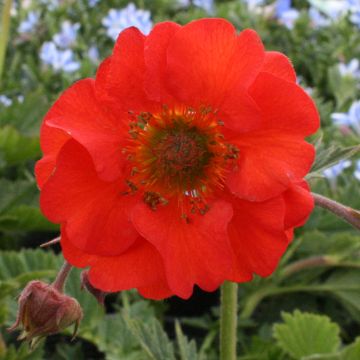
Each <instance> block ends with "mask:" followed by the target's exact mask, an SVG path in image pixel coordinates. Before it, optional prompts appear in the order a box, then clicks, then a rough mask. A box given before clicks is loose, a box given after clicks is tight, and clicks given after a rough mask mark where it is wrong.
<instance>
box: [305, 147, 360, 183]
mask: <svg viewBox="0 0 360 360" xmlns="http://www.w3.org/2000/svg"><path fill="white" fill-rule="evenodd" d="M359 151H360V146H359V145H356V146H349V147H346V148H344V147H340V146H337V145H331V146H329V147H328V148H326V149H319V150H318V151H317V154H316V159H315V162H314V164H313V166H312V168H311V170H310V173H309V174H308V175H307V178H311V177H314V176H316V174H317V173H319V172H321V171H322V170H325V169H326V168H329V167H331V166H333V165H335V164H337V163H338V162H339V161H340V160H345V159H349V158H351V157H352V156H354V155H355V154H356V153H358V152H359Z"/></svg>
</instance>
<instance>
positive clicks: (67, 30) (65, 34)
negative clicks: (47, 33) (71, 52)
mask: <svg viewBox="0 0 360 360" xmlns="http://www.w3.org/2000/svg"><path fill="white" fill-rule="evenodd" d="M79 29H80V24H78V23H76V24H72V23H71V22H70V21H64V22H63V23H62V24H61V31H60V32H59V33H57V34H55V35H54V37H53V41H54V43H55V44H56V45H57V46H59V47H60V48H63V49H66V48H69V47H70V46H72V45H74V44H75V41H76V37H77V32H78V30H79Z"/></svg>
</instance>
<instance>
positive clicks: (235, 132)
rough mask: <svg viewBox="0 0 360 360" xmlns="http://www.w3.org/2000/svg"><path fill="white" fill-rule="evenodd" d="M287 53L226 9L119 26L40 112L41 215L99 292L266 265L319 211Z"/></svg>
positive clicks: (219, 276) (303, 112) (181, 290)
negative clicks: (101, 55)
mask: <svg viewBox="0 0 360 360" xmlns="http://www.w3.org/2000/svg"><path fill="white" fill-rule="evenodd" d="M295 78H296V76H295V72H294V70H293V67H292V65H291V63H290V62H289V60H288V59H287V58H286V57H285V56H284V55H282V54H280V53H277V52H266V51H264V48H263V45H262V43H261V40H260V39H259V37H258V35H257V34H256V33H255V32H254V31H252V30H244V31H242V32H241V33H240V34H238V33H237V32H236V31H235V29H234V27H233V26H232V25H231V24H230V23H229V22H227V21H225V20H222V19H203V20H197V21H193V22H191V23H189V24H188V25H185V26H179V25H177V24H175V23H171V22H164V23H160V24H158V25H156V26H155V28H154V29H153V31H152V32H151V33H150V34H149V35H148V36H144V35H143V34H141V33H140V32H139V31H138V30H137V29H136V28H129V29H126V30H125V31H123V32H122V33H121V34H120V36H119V38H118V40H117V42H116V45H115V48H114V51H113V54H112V55H111V56H110V57H109V58H107V59H106V60H105V61H104V62H103V63H102V64H101V65H100V68H99V70H98V73H97V75H96V79H95V80H93V79H85V80H81V81H79V82H77V83H76V84H74V85H73V86H72V87H71V88H69V89H68V90H66V91H65V92H64V93H63V94H62V96H61V97H60V98H59V100H58V101H57V102H56V103H55V104H54V105H53V107H52V108H51V109H50V111H49V113H48V114H47V115H46V117H45V119H44V123H43V126H42V130H41V145H42V149H43V152H44V157H43V158H42V159H41V160H40V161H39V162H38V163H37V166H36V175H37V181H38V184H39V186H40V188H41V199H40V204H41V208H42V211H43V212H44V214H45V215H46V216H47V217H48V218H49V219H50V220H51V221H53V222H56V223H60V224H61V239H62V248H63V252H64V256H65V258H66V259H67V260H68V261H69V262H70V263H72V264H73V265H75V266H78V267H87V266H88V267H90V272H89V280H90V282H91V284H92V285H93V286H94V287H95V288H97V289H100V290H103V291H119V290H125V289H130V288H137V289H138V290H139V292H140V293H141V294H142V295H143V296H145V297H149V298H154V299H160V298H164V297H167V296H170V295H173V294H175V295H177V296H180V297H182V298H188V297H189V296H190V295H191V293H192V291H193V286H194V285H195V284H196V285H198V286H200V287H201V288H202V289H204V290H207V291H212V290H214V289H216V288H217V287H218V286H219V285H220V284H221V283H222V282H223V281H224V280H232V281H237V282H242V281H249V280H250V279H251V278H252V276H253V274H254V273H255V274H259V275H261V276H267V275H270V274H271V273H272V272H273V271H274V269H275V267H276V265H277V263H278V261H279V259H280V257H281V255H282V254H283V252H284V251H285V249H286V247H287V246H288V244H289V241H290V240H291V239H292V234H293V229H294V228H295V227H297V226H300V225H302V224H304V222H305V221H306V219H307V218H308V216H309V214H310V212H311V211H312V208H313V199H312V197H311V195H310V193H309V188H308V186H307V184H306V183H305V181H303V180H302V178H303V177H304V176H305V175H306V174H307V172H308V171H309V169H310V166H311V164H312V162H313V159H314V149H313V146H311V145H310V144H308V143H307V142H306V141H305V140H304V138H305V137H306V136H308V135H310V134H312V133H314V132H315V131H316V130H317V128H318V126H319V118H318V114H317V111H316V108H315V106H314V104H313V102H312V100H311V99H310V98H309V97H308V95H307V94H306V93H305V92H304V91H303V90H302V89H301V88H300V87H299V86H298V85H296V83H295Z"/></svg>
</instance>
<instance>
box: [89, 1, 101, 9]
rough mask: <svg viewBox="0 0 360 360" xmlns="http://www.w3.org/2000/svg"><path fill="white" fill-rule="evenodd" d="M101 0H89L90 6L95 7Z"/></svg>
mask: <svg viewBox="0 0 360 360" xmlns="http://www.w3.org/2000/svg"><path fill="white" fill-rule="evenodd" d="M99 1H100V0H89V6H90V7H94V6H96V5H97V4H98V3H99Z"/></svg>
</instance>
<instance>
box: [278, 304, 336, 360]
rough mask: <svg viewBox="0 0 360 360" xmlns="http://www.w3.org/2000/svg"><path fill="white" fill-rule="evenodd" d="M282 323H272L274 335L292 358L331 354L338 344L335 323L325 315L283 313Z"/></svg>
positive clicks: (297, 312) (296, 311)
mask: <svg viewBox="0 0 360 360" xmlns="http://www.w3.org/2000/svg"><path fill="white" fill-rule="evenodd" d="M282 318H283V320H284V323H283V324H275V325H274V328H273V329H274V337H275V339H276V340H277V342H278V344H279V346H280V347H281V348H282V349H283V350H284V351H285V352H286V353H287V354H289V355H290V356H291V357H293V358H294V359H297V360H298V359H301V358H303V357H305V356H309V355H313V354H332V353H334V352H336V351H337V350H338V348H339V346H340V337H339V332H340V328H339V326H338V325H337V324H335V323H333V322H331V320H330V319H329V318H328V317H327V316H323V315H315V314H309V313H301V312H300V311H298V310H295V312H294V313H293V314H289V313H283V314H282Z"/></svg>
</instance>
